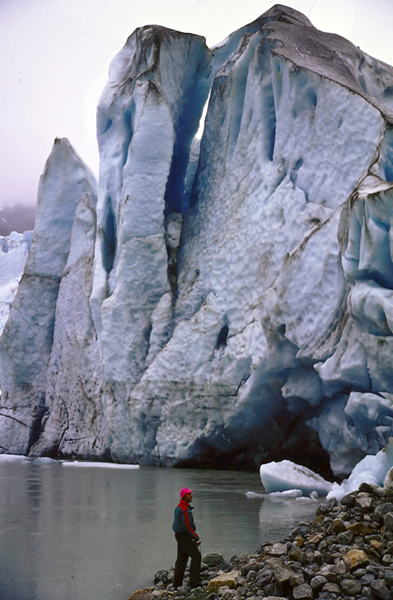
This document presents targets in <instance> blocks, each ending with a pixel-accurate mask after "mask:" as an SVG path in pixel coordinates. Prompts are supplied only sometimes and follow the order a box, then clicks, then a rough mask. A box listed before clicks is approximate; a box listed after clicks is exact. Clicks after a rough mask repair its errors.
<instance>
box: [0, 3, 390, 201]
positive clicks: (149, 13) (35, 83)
mask: <svg viewBox="0 0 393 600" xmlns="http://www.w3.org/2000/svg"><path fill="white" fill-rule="evenodd" d="M274 4H276V2H274V1H271V0H0V77H1V86H0V114H1V131H2V135H1V138H0V207H2V206H5V205H10V204H20V203H21V204H34V203H35V202H36V196H37V187H38V181H39V177H40V175H41V173H42V171H43V168H44V165H45V161H46V159H47V158H48V156H49V154H50V151H51V148H52V145H53V141H54V139H55V138H56V137H67V138H68V139H69V140H70V142H71V144H72V145H73V146H74V148H75V149H76V151H77V152H78V153H79V154H80V156H81V157H82V158H83V160H84V161H85V162H86V163H87V164H88V165H89V166H90V168H91V169H92V170H93V171H94V172H95V174H96V175H98V150H97V144H96V138H95V113H96V107H97V103H98V100H99V97H100V94H101V92H102V90H103V88H104V86H105V83H106V81H107V74H108V68H109V64H110V61H111V59H112V58H113V57H114V56H115V54H116V53H117V52H118V51H119V50H120V49H121V47H122V46H123V45H124V43H125V41H126V39H127V37H128V36H129V35H130V34H131V33H132V32H133V31H134V29H135V28H136V27H140V26H143V25H148V24H157V25H165V26H167V27H171V28H172V29H177V30H179V31H186V32H190V33H196V34H199V35H203V36H205V37H206V40H207V45H208V46H212V45H215V44H217V43H218V42H220V41H222V40H223V39H224V38H225V37H226V36H227V35H229V34H230V33H231V32H232V31H234V30H236V29H238V28H239V27H241V26H243V25H245V24H247V23H249V22H251V21H253V20H254V19H256V18H257V17H258V16H260V15H261V14H263V13H264V12H265V11H266V10H268V9H269V8H271V7H272V6H274ZM283 4H286V5H287V6H291V7H292V8H295V9H297V10H299V11H300V12H302V13H303V14H305V15H306V16H307V17H308V18H309V19H310V21H311V22H312V23H313V25H315V27H317V28H318V29H322V30H323V31H328V32H332V33H337V34H339V35H342V36H344V37H346V38H347V39H349V40H350V41H351V42H353V43H354V44H355V45H356V46H359V47H360V48H361V49H362V50H364V51H365V52H367V53H368V54H370V55H371V56H374V57H375V58H378V59H380V60H383V61H384V62H387V63H389V64H393V2H392V0H373V1H372V2H370V0H294V1H289V0H288V1H287V2H283Z"/></svg>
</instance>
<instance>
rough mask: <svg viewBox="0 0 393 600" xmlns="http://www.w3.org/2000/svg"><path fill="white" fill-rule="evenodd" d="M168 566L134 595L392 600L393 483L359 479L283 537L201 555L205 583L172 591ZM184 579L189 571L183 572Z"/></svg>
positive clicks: (137, 599)
mask: <svg viewBox="0 0 393 600" xmlns="http://www.w3.org/2000/svg"><path fill="white" fill-rule="evenodd" d="M172 578H173V569H172V570H171V571H170V572H168V571H159V572H158V573H156V575H155V578H154V583H155V587H154V588H153V587H152V588H149V589H146V590H139V591H138V592H135V593H134V594H132V596H131V597H130V598H131V599H132V600H182V599H185V598H186V599H189V600H215V599H216V598H217V599H220V598H222V599H223V600H243V599H247V600H259V598H261V597H262V598H269V599H272V598H287V599H294V600H341V599H342V600H355V599H356V600H358V599H359V600H360V599H362V600H363V599H364V600H378V599H381V600H393V488H392V487H391V488H388V489H382V488H379V487H376V486H372V485H369V484H366V483H363V484H362V485H361V486H360V487H359V490H357V491H355V492H351V493H350V494H347V495H346V496H344V497H343V498H342V500H341V503H339V504H338V503H337V502H336V500H335V499H334V498H333V499H332V500H329V501H325V502H323V503H322V504H320V505H319V506H318V508H317V511H316V518H315V519H314V520H313V521H312V522H311V523H306V522H301V523H299V525H298V527H296V528H295V529H294V530H293V531H292V533H291V534H290V535H289V536H288V537H286V538H285V539H284V540H282V541H280V542H274V543H273V542H266V543H264V544H263V546H262V547H261V548H260V549H259V550H258V551H256V552H255V554H250V555H247V554H241V555H240V556H232V557H231V558H229V559H228V560H225V559H224V557H223V556H222V555H221V554H218V553H211V554H204V555H203V557H202V572H201V579H202V585H201V587H199V588H196V589H193V590H190V589H189V587H188V586H187V581H186V583H185V585H184V586H183V587H182V588H179V589H177V590H175V589H174V588H173V585H172ZM186 580H187V577H186Z"/></svg>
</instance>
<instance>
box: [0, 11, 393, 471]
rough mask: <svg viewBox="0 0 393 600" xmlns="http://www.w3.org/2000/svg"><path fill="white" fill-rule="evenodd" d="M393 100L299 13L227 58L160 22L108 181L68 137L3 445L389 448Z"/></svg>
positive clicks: (125, 65) (117, 99)
mask: <svg viewBox="0 0 393 600" xmlns="http://www.w3.org/2000/svg"><path fill="white" fill-rule="evenodd" d="M392 90H393V69H392V68H391V67H390V66H388V65H385V64H383V63H380V62H379V61H377V60H376V59H374V58H372V57H369V56H367V55H366V54H364V53H363V52H361V50H359V49H358V48H356V47H355V46H353V45H352V44H351V43H349V42H348V41H346V40H344V39H343V38H341V37H339V36H335V35H332V34H327V33H324V32H320V31H318V30H316V29H315V28H314V27H313V26H312V25H311V23H310V22H309V21H308V19H307V18H306V17H304V16H303V15H301V14H300V13H299V12H297V11H295V10H293V9H291V8H287V7H283V6H275V7H273V8H271V9H270V10H269V11H268V12H267V13H265V14H264V15H262V16H261V17H260V18H259V19H257V20H256V21H255V22H253V23H251V24H249V25H247V26H245V27H243V28H241V29H240V30H238V31H236V32H234V33H233V34H231V35H230V36H229V37H228V38H227V39H226V40H225V41H224V42H223V43H222V44H220V45H219V46H217V47H216V48H213V49H208V48H207V47H206V45H205V42H204V39H203V38H201V37H199V36H194V35H190V34H182V33H179V32H175V31H173V30H169V29H166V28H164V27H159V26H147V27H142V28H139V29H137V30H136V31H135V32H134V33H133V34H132V35H131V36H130V37H129V39H128V40H127V42H126V44H125V46H124V48H123V49H122V50H121V51H120V53H119V54H118V55H117V57H115V59H114V61H113V62H112V65H111V68H110V74H109V81H108V85H107V86H106V88H105V90H104V92H103V94H102V97H101V99H100V103H99V107H98V115H97V123H98V128H97V133H98V143H99V149H100V178H99V185H98V186H97V182H96V181H95V178H94V176H93V175H92V173H91V171H90V170H89V168H88V167H87V166H86V165H85V164H84V163H83V161H82V159H81V158H80V157H79V156H78V155H77V153H76V152H75V151H74V149H73V148H72V146H71V145H70V144H69V142H68V141H67V140H65V139H63V140H56V142H55V144H54V147H53V150H52V153H51V155H50V157H49V159H48V161H47V164H46V166H45V170H44V173H43V175H42V177H41V181H40V186H39V194H38V206H37V217H36V227H35V231H34V236H33V241H32V247H31V251H30V253H29V256H28V259H27V261H26V266H25V270H24V273H23V277H22V280H21V283H20V285H19V290H18V293H17V296H16V298H15V301H14V303H13V306H12V308H11V311H10V316H9V318H8V321H7V323H6V325H5V328H4V331H3V334H2V336H1V339H0V376H1V388H2V392H3V394H2V399H1V404H0V447H1V451H3V452H6V453H17V454H29V455H30V456H42V455H49V456H67V457H68V456H69V457H75V456H78V457H83V458H96V459H100V458H101V459H102V460H107V459H110V460H114V461H120V462H130V463H133V462H135V463H141V464H143V463H147V464H166V465H173V464H184V465H200V464H205V465H207V466H229V465H231V466H236V465H237V466H240V465H241V466H242V467H244V466H245V465H248V466H254V467H255V466H259V464H260V463H261V462H265V461H267V460H281V459H282V458H288V457H290V458H291V459H293V460H295V461H296V462H299V463H302V464H306V465H310V466H313V465H314V464H318V470H320V471H321V472H327V471H328V469H329V461H330V466H331V468H332V470H333V472H334V473H335V474H336V475H337V476H347V475H349V473H350V472H351V470H352V469H353V467H354V466H355V465H356V464H357V463H358V462H359V460H361V459H362V458H363V457H364V456H366V455H368V454H374V455H375V454H376V453H377V452H379V451H380V450H381V448H383V447H384V446H385V444H386V442H387V439H388V437H389V436H390V435H391V434H392V433H393V375H392V373H393V371H392V368H391V365H392V360H393V341H392V340H393V335H392V334H393V262H392V259H391V255H392V252H391V235H390V230H391V223H392V221H393V211H392V199H393V183H392V182H393V113H392V109H393V94H392ZM208 98H209V100H208V110H207V114H206V120H205V127H204V131H203V137H202V140H201V141H200V143H199V141H197V140H196V139H195V138H194V135H195V133H196V132H197V129H198V127H199V119H200V117H201V114H202V110H203V107H204V105H205V103H206V100H207V99H208Z"/></svg>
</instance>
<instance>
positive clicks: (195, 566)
mask: <svg viewBox="0 0 393 600" xmlns="http://www.w3.org/2000/svg"><path fill="white" fill-rule="evenodd" d="M175 538H176V541H177V559H176V564H175V576H174V578H173V587H175V588H177V587H179V586H181V584H182V583H183V577H184V571H185V570H186V566H187V561H188V557H189V556H190V557H191V566H190V586H191V587H196V586H198V585H199V582H200V580H199V571H200V569H201V553H200V552H199V550H198V546H197V545H196V544H195V542H194V540H193V539H191V537H190V536H189V535H188V533H175Z"/></svg>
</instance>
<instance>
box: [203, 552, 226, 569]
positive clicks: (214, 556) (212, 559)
mask: <svg viewBox="0 0 393 600" xmlns="http://www.w3.org/2000/svg"><path fill="white" fill-rule="evenodd" d="M202 561H203V562H204V563H206V564H207V565H209V566H210V567H217V566H219V565H221V563H222V562H223V561H224V557H223V555H222V554H220V553H219V552H210V553H208V554H204V555H203V556H202Z"/></svg>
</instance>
